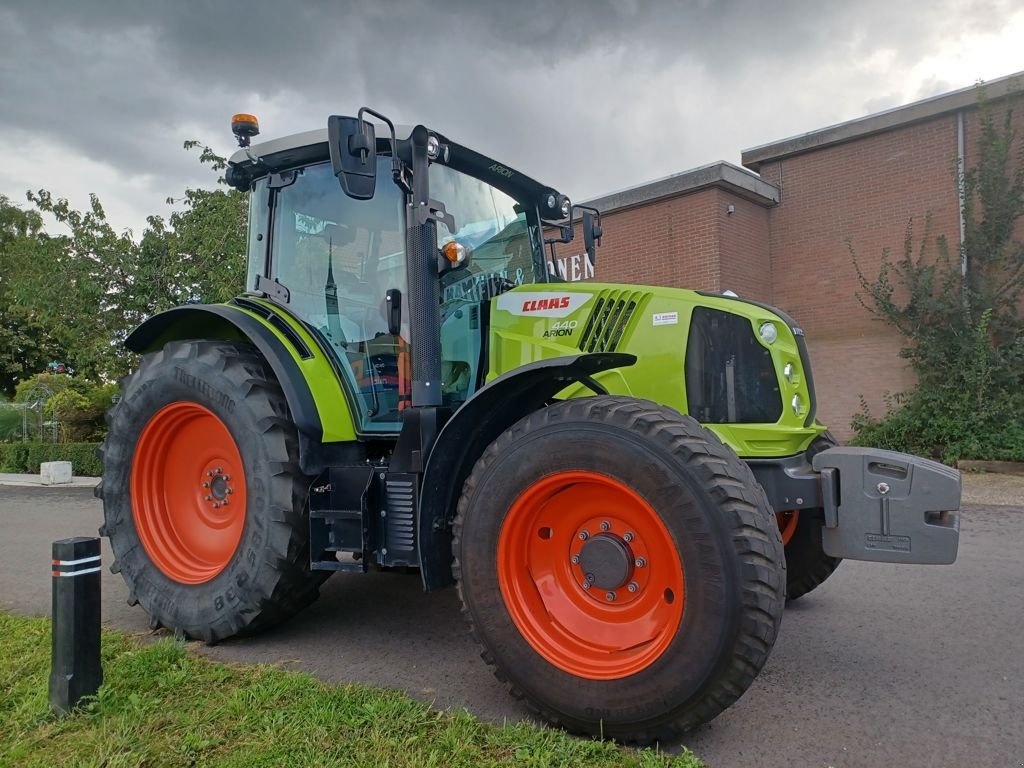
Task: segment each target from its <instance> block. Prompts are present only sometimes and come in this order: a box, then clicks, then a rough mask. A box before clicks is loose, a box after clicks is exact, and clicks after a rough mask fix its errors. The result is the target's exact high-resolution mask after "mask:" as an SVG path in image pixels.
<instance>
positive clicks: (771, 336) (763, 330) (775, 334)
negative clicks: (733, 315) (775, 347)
mask: <svg viewBox="0 0 1024 768" xmlns="http://www.w3.org/2000/svg"><path fill="white" fill-rule="evenodd" d="M757 333H758V335H759V336H760V337H761V341H763V342H764V343H765V344H774V343H775V340H776V339H777V338H779V329H778V328H776V327H775V323H761V327H760V328H758V329H757Z"/></svg>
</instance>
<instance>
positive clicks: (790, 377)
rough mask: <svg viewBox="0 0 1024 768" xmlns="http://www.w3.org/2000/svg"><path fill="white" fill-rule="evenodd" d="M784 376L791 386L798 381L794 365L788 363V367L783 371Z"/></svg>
mask: <svg viewBox="0 0 1024 768" xmlns="http://www.w3.org/2000/svg"><path fill="white" fill-rule="evenodd" d="M782 375H783V376H785V377H786V381H788V382H789V383H790V384H792V383H793V382H794V381H796V369H795V368H794V367H793V364H792V363H786V367H785V368H783V369H782Z"/></svg>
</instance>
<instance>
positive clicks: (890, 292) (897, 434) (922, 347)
mask: <svg viewBox="0 0 1024 768" xmlns="http://www.w3.org/2000/svg"><path fill="white" fill-rule="evenodd" d="M980 124H981V131H980V135H979V137H978V152H979V160H978V165H977V166H975V167H974V168H972V169H969V170H966V171H965V172H964V173H963V175H962V177H961V176H960V174H959V169H958V173H957V179H956V181H957V184H958V186H959V187H960V194H961V199H962V201H963V206H964V208H963V211H964V236H963V242H962V243H961V245H960V248H959V249H958V251H957V252H956V256H955V258H954V257H952V256H951V254H950V248H949V245H948V242H947V240H946V238H945V237H941V236H940V237H932V235H931V231H930V229H931V227H930V224H931V222H930V221H928V222H927V223H926V225H925V228H924V232H923V235H922V236H921V238H920V243H919V244H918V245H915V233H914V228H913V221H911V223H910V224H909V225H908V226H907V232H906V236H905V238H904V242H903V253H902V255H901V256H900V257H898V258H895V259H894V258H893V257H892V256H891V254H890V252H889V251H888V250H887V251H886V252H885V253H884V254H883V257H882V263H881V267H880V269H879V272H878V275H877V276H875V277H870V278H869V277H867V276H865V275H864V273H863V272H862V271H861V269H860V266H859V265H858V264H857V262H856V254H853V257H854V264H855V265H856V267H857V274H858V277H859V279H860V284H861V289H862V293H860V294H858V297H859V298H860V300H861V303H862V304H863V305H864V307H865V308H866V309H867V310H868V311H869V312H871V313H872V314H874V315H875V316H876V317H877V318H878V319H879V320H881V321H882V322H885V323H886V324H888V325H890V326H892V327H894V328H895V329H896V330H897V331H898V332H899V333H900V334H901V335H902V336H903V337H904V344H903V348H902V349H901V351H900V354H901V355H902V356H903V357H904V358H906V359H907V360H908V361H909V362H910V365H911V366H912V368H913V369H914V372H915V373H916V374H917V385H916V387H915V388H914V389H912V390H909V391H907V392H903V393H900V394H899V395H897V396H892V397H889V398H888V399H887V401H886V413H885V414H884V415H883V416H881V417H880V418H876V417H874V416H873V415H872V414H871V412H870V411H869V410H868V408H867V405H866V404H865V403H864V401H863V399H862V401H861V412H860V413H859V414H857V415H856V416H855V417H854V419H853V421H852V424H851V426H852V427H853V429H854V431H855V432H856V436H855V437H854V440H853V442H854V444H861V445H867V444H870V445H877V446H879V447H882V448H891V449H894V450H901V451H908V452H911V453H919V454H923V455H926V456H933V457H935V458H938V459H941V460H943V461H946V462H950V463H952V462H955V461H956V460H958V459H960V458H972V459H997V460H998V459H1008V460H1024V327H1022V320H1021V316H1020V314H1021V308H1022V307H1024V243H1022V242H1020V240H1018V239H1017V234H1018V233H1019V231H1020V229H1019V225H1020V224H1021V223H1022V221H1024V142H1017V141H1016V136H1015V134H1014V131H1013V123H1012V113H1011V112H1007V115H1006V120H1005V122H1004V123H1003V125H1002V127H1001V128H1000V127H999V126H997V125H996V122H995V120H994V119H993V117H992V114H991V112H990V110H989V108H988V107H987V105H986V104H985V103H984V101H982V103H981V109H980ZM852 251H853V249H852V246H851V253H852Z"/></svg>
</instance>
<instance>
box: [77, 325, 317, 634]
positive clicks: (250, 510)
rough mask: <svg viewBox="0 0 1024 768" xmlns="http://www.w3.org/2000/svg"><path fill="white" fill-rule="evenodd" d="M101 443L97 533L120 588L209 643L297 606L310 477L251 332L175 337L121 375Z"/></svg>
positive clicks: (311, 594) (305, 596)
mask: <svg viewBox="0 0 1024 768" xmlns="http://www.w3.org/2000/svg"><path fill="white" fill-rule="evenodd" d="M122 389H123V392H122V399H121V401H120V403H118V405H117V407H116V408H115V409H114V411H113V412H112V414H111V418H110V434H109V436H108V438H107V441H106V442H105V443H104V446H103V452H104V470H103V481H102V483H101V485H100V487H99V489H98V491H97V495H98V496H100V497H101V498H102V499H103V509H104V525H103V527H102V528H101V529H100V533H101V534H102V535H105V536H108V537H109V538H110V545H111V548H112V549H113V551H114V557H115V562H114V565H113V566H112V570H114V571H120V572H121V575H122V576H123V577H124V579H125V582H126V583H127V585H128V590H129V602H131V603H135V602H138V603H140V604H141V605H142V607H143V608H145V609H146V611H148V612H149V614H150V618H151V622H150V623H151V625H152V626H153V627H154V628H155V627H157V626H165V627H168V628H170V629H174V630H175V631H181V632H183V633H185V634H187V635H189V636H190V637H195V638H199V639H203V640H205V641H207V642H209V643H212V642H216V641H218V640H222V639H224V638H226V637H230V636H231V635H235V634H238V633H243V632H251V631H255V630H257V629H260V628H262V627H265V626H267V625H269V624H272V623H275V622H277V621H279V620H281V619H283V618H285V617H286V616H288V615H290V614H292V613H294V612H295V611H297V610H299V609H300V608H302V607H303V606H305V605H306V604H308V603H309V602H311V601H312V600H313V599H315V598H316V596H317V594H318V587H319V585H320V584H321V583H322V582H323V580H324V578H325V575H323V574H320V573H315V572H312V571H310V569H309V541H308V522H307V519H306V515H305V513H304V506H305V499H306V493H307V490H308V487H309V482H310V478H308V477H306V476H305V475H303V474H302V472H301V471H300V469H299V466H298V439H297V434H296V430H295V426H294V424H293V423H292V422H291V418H290V414H289V411H288V406H287V403H286V401H285V399H284V395H283V394H282V392H281V388H280V386H279V385H278V384H277V382H276V380H275V379H274V378H273V374H272V373H271V372H270V370H269V368H268V367H267V366H266V364H265V363H264V362H263V361H262V359H261V358H260V357H259V356H258V354H257V353H256V352H255V350H254V349H252V348H251V347H249V346H248V345H243V344H233V343H227V342H212V341H191V342H173V343H171V344H168V345H167V346H166V347H165V348H164V349H163V350H162V351H160V352H157V353H154V354H150V355H146V356H145V357H144V358H143V360H142V363H141V365H140V367H139V370H138V371H137V372H136V373H134V374H132V375H131V376H129V377H128V379H127V380H126V381H125V382H124V383H123V387H122Z"/></svg>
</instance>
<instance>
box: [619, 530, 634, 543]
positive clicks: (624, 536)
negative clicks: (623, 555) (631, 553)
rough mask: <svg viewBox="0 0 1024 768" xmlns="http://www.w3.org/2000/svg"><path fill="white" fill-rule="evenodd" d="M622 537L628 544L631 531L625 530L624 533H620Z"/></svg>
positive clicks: (631, 534) (631, 537) (630, 538)
mask: <svg viewBox="0 0 1024 768" xmlns="http://www.w3.org/2000/svg"><path fill="white" fill-rule="evenodd" d="M622 539H623V540H624V541H625V542H626V543H627V544H628V543H629V542H631V541H632V540H633V532H632V531H626V532H625V533H624V534H622Z"/></svg>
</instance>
